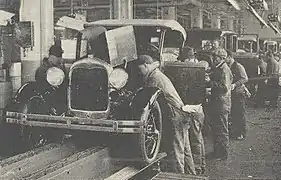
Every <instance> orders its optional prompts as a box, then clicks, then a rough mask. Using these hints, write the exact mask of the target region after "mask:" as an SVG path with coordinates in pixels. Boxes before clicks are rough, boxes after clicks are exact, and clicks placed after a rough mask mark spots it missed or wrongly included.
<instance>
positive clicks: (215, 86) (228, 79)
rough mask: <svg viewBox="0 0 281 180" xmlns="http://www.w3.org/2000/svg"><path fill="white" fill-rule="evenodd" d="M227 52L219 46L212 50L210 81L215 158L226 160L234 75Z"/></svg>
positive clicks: (210, 114) (210, 113)
mask: <svg viewBox="0 0 281 180" xmlns="http://www.w3.org/2000/svg"><path fill="white" fill-rule="evenodd" d="M226 57H227V52H226V51H225V50H224V49H222V48H217V49H215V50H214V51H213V52H212V57H211V58H212V61H213V67H212V70H211V75H210V81H209V82H208V85H209V87H210V88H211V92H210V93H211V94H210V112H209V116H210V123H211V127H212V132H213V135H214V153H213V154H212V155H213V156H212V157H214V158H216V159H218V160H226V159H227V158H228V148H229V131H228V116H229V113H230V110H231V84H232V81H233V76H232V73H231V70H230V68H229V67H228V65H227V64H226V62H225V59H226Z"/></svg>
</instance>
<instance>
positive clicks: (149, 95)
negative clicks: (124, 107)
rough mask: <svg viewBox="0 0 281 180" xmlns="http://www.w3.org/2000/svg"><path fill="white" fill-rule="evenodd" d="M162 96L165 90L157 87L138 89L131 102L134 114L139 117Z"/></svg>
mask: <svg viewBox="0 0 281 180" xmlns="http://www.w3.org/2000/svg"><path fill="white" fill-rule="evenodd" d="M160 96H163V92H162V91H161V90H160V89H159V88H157V87H146V88H140V89H138V90H137V92H136V93H135V95H134V97H133V99H132V101H131V103H130V107H131V110H132V111H131V112H132V116H133V117H134V118H139V117H140V116H141V114H142V113H143V112H144V111H148V110H149V109H150V106H151V105H152V104H153V103H154V102H155V101H156V100H157V99H158V98H159V97H160Z"/></svg>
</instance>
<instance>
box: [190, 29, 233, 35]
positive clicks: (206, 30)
mask: <svg viewBox="0 0 281 180" xmlns="http://www.w3.org/2000/svg"><path fill="white" fill-rule="evenodd" d="M200 31H201V32H216V33H219V32H221V35H224V34H237V33H236V32H234V31H230V30H221V29H214V28H204V29H200V28H194V29H190V30H188V31H187V32H200Z"/></svg>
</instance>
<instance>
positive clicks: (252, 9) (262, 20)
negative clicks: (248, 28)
mask: <svg viewBox="0 0 281 180" xmlns="http://www.w3.org/2000/svg"><path fill="white" fill-rule="evenodd" d="M247 9H248V10H249V11H250V12H251V13H252V14H253V15H254V16H255V17H256V18H257V20H259V22H260V23H261V26H265V27H269V26H268V24H267V23H266V22H265V20H264V19H263V18H262V17H261V16H260V15H259V14H258V13H257V11H256V10H255V9H254V8H253V7H252V6H251V5H249V4H248V6H247Z"/></svg>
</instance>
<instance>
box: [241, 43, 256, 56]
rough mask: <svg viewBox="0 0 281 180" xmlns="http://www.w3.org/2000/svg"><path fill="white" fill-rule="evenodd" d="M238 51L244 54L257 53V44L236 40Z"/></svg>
mask: <svg viewBox="0 0 281 180" xmlns="http://www.w3.org/2000/svg"><path fill="white" fill-rule="evenodd" d="M238 49H239V51H241V52H242V51H244V52H252V53H256V52H257V42H255V41H247V40H238Z"/></svg>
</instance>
